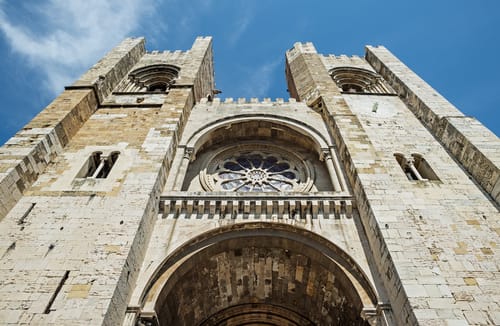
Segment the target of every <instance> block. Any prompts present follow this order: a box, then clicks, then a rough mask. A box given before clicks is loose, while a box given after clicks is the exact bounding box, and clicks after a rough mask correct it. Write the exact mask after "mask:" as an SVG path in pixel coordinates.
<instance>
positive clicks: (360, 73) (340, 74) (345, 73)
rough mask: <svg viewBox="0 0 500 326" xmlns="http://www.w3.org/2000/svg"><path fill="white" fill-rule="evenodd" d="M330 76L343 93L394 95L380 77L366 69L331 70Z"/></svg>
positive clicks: (339, 68) (338, 68) (342, 68)
mask: <svg viewBox="0 0 500 326" xmlns="http://www.w3.org/2000/svg"><path fill="white" fill-rule="evenodd" d="M330 76H331V77H332V79H333V81H334V82H335V84H337V86H338V87H339V89H341V90H342V92H346V93H358V94H393V93H394V91H393V90H392V89H391V88H390V87H389V86H388V85H387V84H386V83H385V82H384V80H383V79H382V77H381V76H380V75H378V74H376V73H374V72H372V71H369V70H366V69H362V68H357V67H336V68H333V69H332V70H330Z"/></svg>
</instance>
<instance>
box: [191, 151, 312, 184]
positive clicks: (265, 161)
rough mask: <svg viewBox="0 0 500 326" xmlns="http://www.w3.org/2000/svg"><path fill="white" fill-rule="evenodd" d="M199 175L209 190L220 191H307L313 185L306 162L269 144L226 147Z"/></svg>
mask: <svg viewBox="0 0 500 326" xmlns="http://www.w3.org/2000/svg"><path fill="white" fill-rule="evenodd" d="M200 177H201V178H202V180H201V181H202V184H203V185H204V186H205V188H207V190H217V191H237V192H273V191H307V190H309V189H310V187H311V185H312V169H311V168H310V167H309V166H308V164H307V163H306V162H304V161H302V160H301V159H300V158H299V157H297V156H296V155H294V154H292V153H289V152H286V151H284V150H281V149H279V148H277V147H274V146H269V145H268V146H262V145H252V146H249V145H247V146H243V147H241V146H240V147H238V148H237V149H234V148H233V149H229V150H224V151H222V152H221V153H220V154H217V155H215V157H214V158H213V159H212V160H210V162H209V163H208V167H207V169H206V170H205V172H204V173H202V174H201V175H200Z"/></svg>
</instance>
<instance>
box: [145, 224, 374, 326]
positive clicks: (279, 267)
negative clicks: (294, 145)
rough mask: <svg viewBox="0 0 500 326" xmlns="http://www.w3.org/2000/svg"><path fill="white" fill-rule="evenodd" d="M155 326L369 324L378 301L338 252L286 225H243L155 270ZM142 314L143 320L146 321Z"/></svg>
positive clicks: (148, 302)
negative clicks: (367, 316)
mask: <svg viewBox="0 0 500 326" xmlns="http://www.w3.org/2000/svg"><path fill="white" fill-rule="evenodd" d="M144 299H145V300H144V308H143V311H147V310H148V308H149V309H151V310H153V311H150V312H149V314H148V313H147V312H146V314H148V315H149V316H156V321H155V322H156V323H157V324H158V325H206V326H209V325H210V326H211V325H368V323H367V322H366V321H364V320H363V319H362V318H361V313H362V311H363V309H364V308H372V307H373V306H374V304H375V303H376V295H375V293H374V291H373V289H372V288H371V286H370V282H369V281H368V280H367V279H366V277H365V275H364V274H363V272H362V271H361V270H360V269H359V267H358V266H357V265H356V264H355V262H354V261H353V260H352V259H351V258H350V257H349V256H348V255H347V254H346V253H345V252H343V251H342V250H340V249H339V248H338V247H336V246H335V245H333V244H332V243H331V242H329V241H327V240H326V239H324V238H322V237H320V236H318V235H316V234H313V233H312V232H309V231H306V230H303V229H298V228H295V227H293V226H290V225H284V224H274V223H246V224H238V225H233V226H231V227H225V228H221V229H218V230H216V231H213V232H210V234H206V235H204V236H202V237H199V238H197V239H194V240H192V241H190V242H189V243H188V244H186V245H185V246H183V248H181V249H180V250H179V251H178V252H176V253H174V254H173V255H172V256H171V257H170V258H168V259H167V260H166V261H165V263H164V264H163V266H162V267H161V268H160V269H159V270H158V271H157V273H156V275H155V277H154V278H153V280H152V282H151V284H150V287H149V290H148V291H147V292H146V293H145V296H144ZM146 314H144V315H146Z"/></svg>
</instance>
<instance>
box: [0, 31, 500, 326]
mask: <svg viewBox="0 0 500 326" xmlns="http://www.w3.org/2000/svg"><path fill="white" fill-rule="evenodd" d="M365 50H366V53H365V56H364V57H357V56H353V57H347V56H334V55H322V54H319V53H317V51H316V49H315V47H314V45H313V44H311V43H296V44H295V45H294V46H293V47H292V48H291V49H290V50H288V51H287V52H286V67H285V75H286V81H287V86H288V91H289V93H290V99H287V100H283V99H275V100H271V99H269V98H264V99H256V98H251V99H244V98H239V99H233V98H225V99H221V98H218V97H217V93H218V91H217V90H216V89H215V81H214V69H213V56H212V40H211V38H210V37H199V38H197V39H196V40H195V42H194V43H193V45H192V47H191V49H189V50H188V51H163V52H161V51H152V52H147V51H146V50H145V46H144V39H142V38H130V39H126V40H124V41H123V42H122V43H121V44H119V45H118V46H117V47H115V48H114V49H113V50H112V51H111V52H110V53H108V54H107V55H106V56H105V57H104V58H103V59H101V60H100V61H99V62H98V63H97V64H96V65H94V66H93V67H92V68H91V69H90V70H88V71H87V72H86V73H85V74H84V75H83V76H82V77H81V78H80V79H78V80H77V81H76V82H74V83H73V84H72V85H71V86H67V87H66V88H65V90H64V92H63V93H62V94H61V95H60V96H59V97H57V98H56V99H55V100H54V101H53V102H52V103H51V104H49V106H47V107H46V108H45V109H44V110H42V111H41V112H40V113H39V114H38V115H37V116H36V117H35V118H34V119H33V120H32V121H31V122H30V123H28V124H27V125H26V126H25V127H24V128H23V129H21V130H20V131H19V132H18V133H17V134H16V135H15V136H14V137H12V138H11V139H10V140H9V141H7V143H6V144H5V145H4V146H3V147H1V148H0V168H1V170H0V218H1V220H0V233H1V238H0V239H1V240H0V244H1V246H0V255H1V257H0V323H1V324H2V325H3V324H6V325H9V324H12V325H18V324H30V325H124V326H135V325H148V326H149V325H155V326H166V325H187V326H191V325H207V326H208V325H456V326H459V325H498V324H500V306H499V304H500V272H499V266H500V259H499V255H500V252H499V247H498V246H500V223H499V222H500V214H499V209H498V208H499V204H500V171H499V166H500V141H499V139H498V138H497V137H496V136H495V135H494V134H493V133H492V132H491V131H489V130H488V129H486V128H485V127H484V126H483V125H481V123H479V122H478V121H477V120H475V119H474V118H472V117H468V116H465V115H464V114H463V113H461V112H460V111H459V110H458V109H457V108H455V107H454V106H453V105H452V104H450V103H449V102H448V101H446V99H444V98H443V97H442V96H441V95H440V94H439V93H437V92H436V91H435V90H434V89H432V88H431V87H430V86H429V85H428V84H427V83H425V81H423V80H422V79H420V78H419V77H418V76H417V75H416V74H415V73H414V72H412V71H411V70H410V69H409V68H408V67H406V66H405V65H404V64H403V63H402V62H401V61H399V60H398V59H397V58H396V57H395V56H394V55H393V54H392V53H391V52H389V51H388V50H387V49H386V48H384V47H381V46H378V47H372V46H367V47H366V49H365Z"/></svg>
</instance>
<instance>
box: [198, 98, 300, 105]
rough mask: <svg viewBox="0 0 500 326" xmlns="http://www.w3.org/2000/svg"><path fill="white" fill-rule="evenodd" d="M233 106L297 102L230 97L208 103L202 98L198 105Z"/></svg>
mask: <svg viewBox="0 0 500 326" xmlns="http://www.w3.org/2000/svg"><path fill="white" fill-rule="evenodd" d="M221 103H223V104H234V105H237V104H245V105H248V104H269V105H281V104H293V103H297V101H296V100H295V99H294V98H292V97H291V98H289V99H288V101H285V100H284V99H283V98H279V97H278V98H276V99H275V100H274V101H273V100H272V99H271V98H269V97H265V98H263V99H262V100H260V99H259V98H256V97H252V98H244V97H240V98H237V99H234V98H232V97H226V98H214V99H213V100H211V101H209V99H208V98H207V97H204V98H202V99H201V100H200V104H209V105H213V104H215V105H217V104H221Z"/></svg>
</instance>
